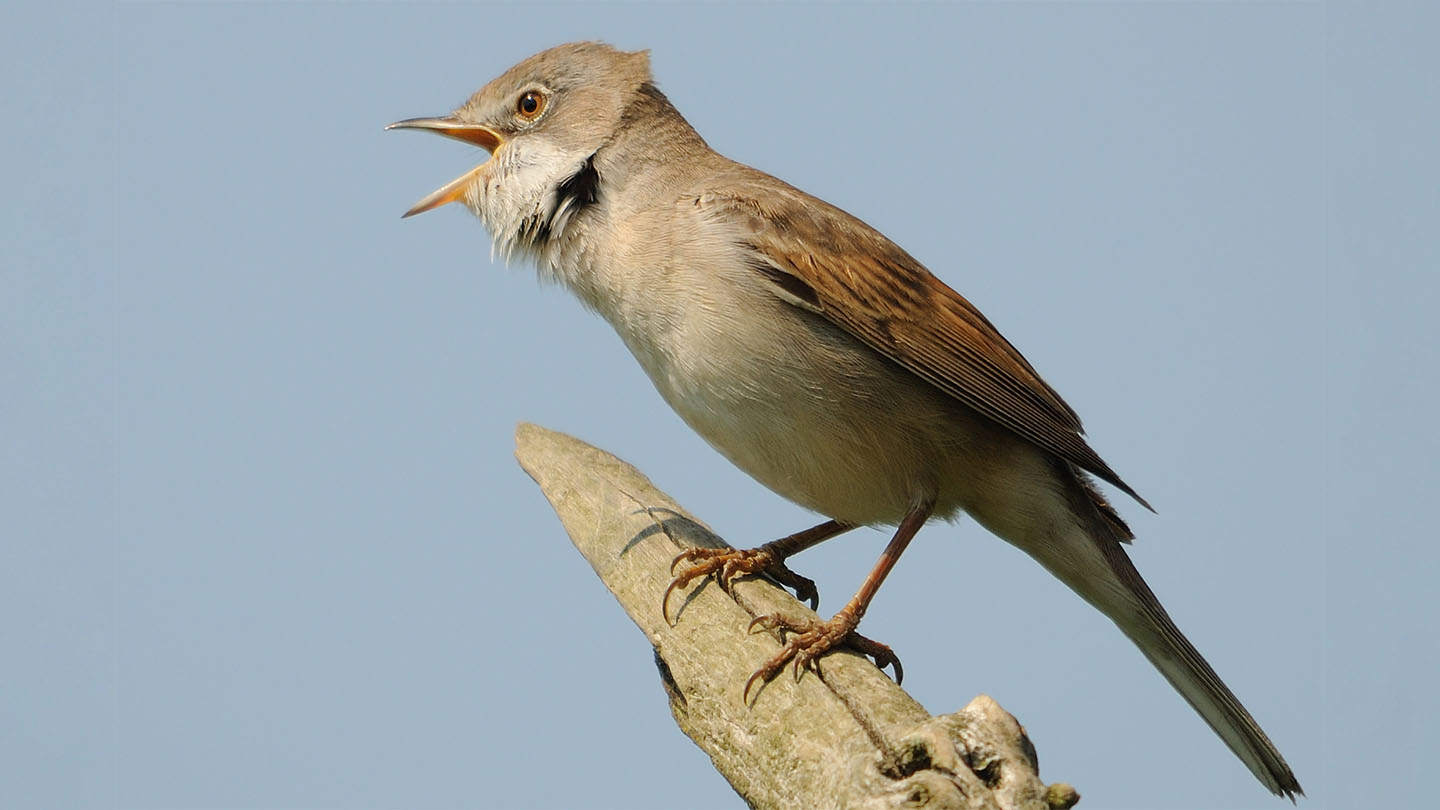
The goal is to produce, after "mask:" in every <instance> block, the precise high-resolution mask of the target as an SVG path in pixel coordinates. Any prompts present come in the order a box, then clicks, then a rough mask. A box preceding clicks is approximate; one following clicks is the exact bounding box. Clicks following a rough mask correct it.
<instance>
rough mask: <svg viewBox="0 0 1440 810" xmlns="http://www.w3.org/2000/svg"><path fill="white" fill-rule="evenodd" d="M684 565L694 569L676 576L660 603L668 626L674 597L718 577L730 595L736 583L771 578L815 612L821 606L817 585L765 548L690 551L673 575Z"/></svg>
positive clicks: (679, 559)
mask: <svg viewBox="0 0 1440 810" xmlns="http://www.w3.org/2000/svg"><path fill="white" fill-rule="evenodd" d="M681 563H690V565H688V566H687V567H685V568H683V569H681V571H680V573H679V574H676V575H675V578H674V579H672V580H671V581H670V585H669V587H667V588H666V589H665V595H664V596H663V597H662V598H661V600H660V612H661V614H662V615H663V616H664V617H665V621H667V622H669V621H670V595H671V594H672V593H674V592H675V591H677V590H679V589H680V588H683V587H685V586H686V585H689V584H690V583H691V582H693V581H694V580H696V579H698V578H700V577H704V576H714V578H715V581H716V582H717V583H718V584H719V585H720V588H721V589H722V590H724V591H725V592H726V593H730V585H731V583H733V582H734V581H735V580H736V579H739V578H740V577H743V576H748V575H750V574H761V573H763V574H767V575H769V576H770V577H771V578H772V579H774V580H775V581H776V582H779V583H780V584H781V585H784V586H786V587H789V588H791V589H793V590H794V591H795V597H796V598H797V599H800V600H802V601H807V602H809V603H810V609H811V610H814V609H815V608H817V607H819V606H820V592H819V590H817V589H816V587H815V581H814V580H812V579H810V578H809V577H803V576H800V575H799V574H797V573H795V572H794V571H791V570H790V568H789V567H788V566H787V565H785V561H784V560H783V559H780V558H779V557H776V556H775V555H774V554H773V553H771V552H769V551H767V550H765V549H764V548H752V549H744V550H741V549H733V548H687V549H685V550H684V551H682V552H680V553H679V554H677V555H676V556H675V559H673V560H671V561H670V573H672V574H675V568H676V567H677V566H679V565H680V564H681ZM672 624H673V622H672Z"/></svg>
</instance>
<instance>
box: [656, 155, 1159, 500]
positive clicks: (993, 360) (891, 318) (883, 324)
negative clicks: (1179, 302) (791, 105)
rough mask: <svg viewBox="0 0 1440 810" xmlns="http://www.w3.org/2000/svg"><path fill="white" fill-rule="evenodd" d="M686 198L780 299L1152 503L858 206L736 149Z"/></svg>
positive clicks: (964, 305)
mask: <svg viewBox="0 0 1440 810" xmlns="http://www.w3.org/2000/svg"><path fill="white" fill-rule="evenodd" d="M678 203H679V204H680V205H682V206H693V208H694V210H695V212H696V214H697V215H698V216H700V217H701V218H703V219H704V220H706V221H707V222H709V223H712V224H713V225H716V226H718V227H723V228H725V229H728V230H729V231H730V234H731V238H733V239H734V240H735V241H736V242H737V243H738V244H739V246H740V247H741V249H742V251H743V253H744V255H745V256H746V257H747V261H748V263H749V264H750V266H751V267H752V268H753V270H754V271H755V272H756V274H757V275H759V276H760V277H761V278H763V279H765V280H766V281H767V282H769V283H770V284H771V285H773V288H774V290H775V291H776V294H777V295H779V296H780V297H781V298H782V299H784V300H786V301H788V302H790V303H791V304H794V305H796V306H800V307H803V308H805V309H808V310H810V311H812V312H816V313H819V314H820V315H822V316H823V317H825V318H826V319H828V320H830V321H831V322H833V323H834V324H836V325H838V326H839V327H841V328H842V329H844V330H846V331H847V332H849V333H851V334H852V335H854V336H855V337H857V338H859V339H860V340H861V341H863V342H864V343H866V344H868V345H869V346H870V347H871V348H873V349H875V350H876V351H878V352H880V353H881V354H883V355H885V356H886V357H888V358H890V359H891V360H893V361H895V362H897V363H899V364H900V365H901V366H903V367H905V368H907V369H909V370H910V371H911V372H913V373H914V374H916V375H917V376H919V377H920V378H922V379H924V380H926V381H927V382H929V383H930V384H932V385H934V386H935V387H937V388H939V389H940V390H942V391H944V392H945V393H947V394H949V395H950V396H953V397H954V398H955V399H957V400H959V401H960V402H961V403H963V404H965V405H967V406H969V407H970V408H972V409H973V410H975V411H977V412H979V413H981V414H982V415H984V416H986V417H988V418H990V419H992V420H993V421H995V422H997V423H999V424H1000V425H1002V426H1003V427H1005V428H1007V429H1009V430H1011V431H1012V432H1014V433H1016V434H1017V435H1019V436H1020V437H1021V438H1023V439H1025V440H1027V441H1029V442H1031V443H1033V444H1035V445H1037V446H1039V447H1041V448H1042V449H1045V450H1047V451H1049V452H1051V453H1053V454H1055V455H1057V456H1059V457H1061V458H1064V459H1066V460H1068V461H1070V462H1072V463H1074V464H1076V465H1077V466H1079V467H1081V468H1082V469H1085V470H1088V471H1090V472H1092V473H1094V474H1095V475H1097V476H1099V477H1100V478H1103V479H1105V480H1106V481H1109V482H1110V483H1112V484H1115V485H1116V486H1118V487H1119V488H1120V489H1122V490H1123V491H1125V492H1126V493H1128V494H1130V495H1131V496H1132V497H1135V498H1136V499H1137V500H1140V502H1141V503H1142V504H1143V503H1144V500H1143V499H1140V498H1139V496H1138V495H1137V494H1136V493H1135V492H1134V490H1132V489H1131V488H1130V487H1129V486H1128V485H1126V484H1125V483H1124V482H1123V481H1122V480H1121V479H1120V477H1119V476H1118V475H1117V474H1116V473H1115V472H1114V471H1113V470H1111V469H1110V467H1109V466H1108V465H1107V464H1106V463H1105V462H1104V461H1103V460H1102V459H1101V458H1100V456H1099V455H1098V454H1096V453H1095V451H1094V450H1093V449H1092V448H1090V446H1089V445H1088V444H1087V443H1086V441H1085V440H1084V438H1083V436H1082V434H1083V429H1082V426H1081V423H1080V418H1079V417H1078V416H1077V415H1076V413H1075V411H1074V410H1073V409H1072V408H1071V407H1070V406H1069V405H1068V404H1066V402H1065V401H1064V400H1063V399H1062V398H1061V397H1060V395H1059V394H1058V393H1057V392H1056V391H1055V390H1054V389H1053V388H1051V387H1050V385H1049V384H1047V383H1046V382H1045V381H1044V380H1043V379H1042V378H1041V377H1040V375H1039V373H1038V372H1036V370H1035V369H1034V367H1033V366H1031V364H1030V362H1029V361H1028V360H1026V359H1025V357H1024V355H1022V354H1021V353H1020V351H1019V350H1018V349H1016V348H1015V347H1014V345H1012V344H1011V343H1010V342H1009V341H1008V340H1006V339H1005V337H1004V336H1003V335H1002V334H1001V333H1000V331H999V330H998V329H997V328H996V327H995V326H994V324H992V323H991V322H990V321H989V319H987V318H986V317H985V316H984V315H983V314H982V313H981V312H980V310H979V309H978V308H977V307H975V305H974V304H972V303H970V301H969V300H967V299H966V298H965V297H964V296H962V295H961V294H960V293H958V292H956V291H955V290H954V289H953V288H951V287H950V286H949V285H947V284H945V283H944V282H943V281H941V280H940V279H939V278H937V277H936V276H935V275H934V274H933V273H931V272H930V271H929V270H928V269H926V267H925V266H924V265H923V264H921V263H920V262H919V261H918V260H916V259H915V258H914V257H913V256H911V255H910V254H909V253H907V252H906V251H905V250H904V249H902V248H901V247H900V246H899V245H896V244H895V243H894V242H892V241H891V240H890V239H888V238H886V237H885V236H884V235H883V234H881V233H880V232H879V231H877V230H876V229H874V228H872V227H871V226H869V225H868V224H866V223H865V222H863V221H861V220H860V219H859V218H858V217H855V216H854V215H852V214H850V213H848V212H846V211H844V210H842V209H840V208H839V207H837V206H834V205H831V204H830V203H827V202H825V201H824V200H821V199H819V198H817V197H814V196H812V195H810V194H807V193H805V192H804V191H801V190H800V189H798V188H795V187H794V186H792V185H790V184H788V183H785V182H784V181H782V180H779V179H777V178H775V177H772V176H770V175H768V174H765V173H764V172H761V171H759V170H757V169H753V168H750V167H748V166H744V165H743V164H738V163H732V162H728V161H727V162H726V163H725V164H724V165H722V166H720V167H716V168H715V169H714V170H712V171H710V172H709V173H708V174H707V175H706V176H705V177H704V178H703V181H701V182H697V183H696V184H695V185H694V186H693V187H692V188H691V189H690V190H689V191H688V192H687V193H686V195H684V197H683V198H682V199H681V200H679V201H678Z"/></svg>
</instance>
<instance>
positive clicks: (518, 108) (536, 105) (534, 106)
mask: <svg viewBox="0 0 1440 810" xmlns="http://www.w3.org/2000/svg"><path fill="white" fill-rule="evenodd" d="M544 110H545V94H544V93H542V92H540V91H539V90H526V91H525V92H524V93H521V94H520V98H518V99H516V101H515V114H516V115H518V116H520V117H521V118H523V119H525V120H526V121H534V120H535V119H536V118H539V117H540V113H541V112H544Z"/></svg>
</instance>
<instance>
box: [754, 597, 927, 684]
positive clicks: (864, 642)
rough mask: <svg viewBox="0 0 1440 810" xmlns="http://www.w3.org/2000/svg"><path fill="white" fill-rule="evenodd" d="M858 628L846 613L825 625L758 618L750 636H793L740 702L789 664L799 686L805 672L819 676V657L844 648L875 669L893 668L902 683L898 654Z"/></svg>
mask: <svg viewBox="0 0 1440 810" xmlns="http://www.w3.org/2000/svg"><path fill="white" fill-rule="evenodd" d="M858 625H859V621H858V620H857V619H854V618H852V617H851V616H850V615H849V614H848V613H846V612H845V611H841V612H840V613H837V614H836V615H835V616H834V617H833V618H831V619H830V620H829V621H825V622H822V621H816V620H813V619H801V620H797V619H791V618H788V617H785V616H779V615H773V614H771V615H765V616H756V617H755V618H754V619H752V620H751V621H750V625H749V627H747V628H746V630H747V632H751V633H753V632H755V631H756V630H757V629H760V630H779V631H781V632H782V633H784V632H788V633H790V634H791V636H790V637H789V638H788V639H786V640H785V645H784V646H783V647H781V648H780V652H778V653H776V654H775V655H774V656H772V657H771V658H770V660H768V661H766V662H765V663H764V664H762V665H761V666H760V668H759V669H757V670H755V672H754V674H752V675H751V676H750V678H749V680H747V681H745V689H744V691H743V692H741V693H740V697H741V700H742V701H745V702H749V700H750V687H752V686H754V685H755V683H756V682H757V681H758V682H759V683H760V684H761V685H762V686H763V685H764V684H767V683H769V682H770V681H772V680H774V678H775V676H776V675H778V674H779V673H780V671H781V670H782V669H784V668H785V665H786V664H787V663H788V664H790V665H791V668H792V671H793V672H794V675H795V680H796V681H797V682H798V681H799V680H800V678H801V676H803V675H804V674H805V671H806V670H809V671H810V672H813V673H815V674H816V676H819V675H820V657H821V656H823V655H824V654H825V653H827V652H829V651H830V650H832V649H834V648H835V647H838V646H841V645H844V646H846V647H849V648H851V649H852V650H855V651H856V652H858V653H860V654H862V655H866V656H869V657H870V658H871V659H872V660H874V662H875V666H876V667H878V668H880V669H882V670H883V669H884V668H885V667H887V666H890V667H893V668H894V670H895V682H896V683H897V684H898V683H900V681H901V680H903V679H904V677H905V670H904V668H903V667H901V666H900V659H899V658H898V657H897V656H896V655H895V651H894V650H891V649H890V647H888V646H887V645H885V644H881V643H880V642H878V641H875V640H874V639H870V638H866V637H865V636H862V635H860V634H859V633H857V632H855V627H856V626H858Z"/></svg>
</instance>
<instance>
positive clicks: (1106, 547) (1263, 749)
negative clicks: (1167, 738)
mask: <svg viewBox="0 0 1440 810" xmlns="http://www.w3.org/2000/svg"><path fill="white" fill-rule="evenodd" d="M1110 533H1111V532H1109V531H1108V530H1107V527H1106V526H1102V525H1095V526H1094V527H1093V529H1092V531H1091V532H1090V533H1089V534H1091V536H1090V537H1087V538H1086V539H1087V540H1088V541H1089V542H1090V543H1091V544H1093V545H1092V547H1097V548H1098V549H1099V551H1100V553H1101V554H1102V555H1103V557H1104V559H1105V561H1106V562H1107V563H1108V565H1109V568H1110V571H1111V573H1112V574H1113V577H1114V578H1113V579H1112V580H1111V581H1109V582H1104V581H1100V580H1102V579H1104V578H1100V577H1095V576H1094V573H1095V572H1094V570H1093V568H1091V570H1090V571H1089V572H1088V573H1089V576H1084V577H1073V576H1067V575H1066V574H1067V573H1069V572H1068V571H1067V570H1065V569H1069V571H1074V570H1075V569H1074V568H1072V567H1071V566H1069V565H1065V564H1064V563H1061V564H1060V565H1058V566H1052V565H1051V564H1050V562H1047V561H1046V560H1045V559H1040V562H1041V564H1043V565H1045V566H1046V567H1047V568H1050V569H1051V571H1052V572H1054V573H1055V574H1056V575H1057V576H1059V577H1060V579H1061V580H1063V581H1064V582H1065V584H1067V585H1069V586H1070V587H1071V588H1072V589H1073V590H1074V591H1075V592H1076V593H1078V594H1079V595H1080V596H1081V597H1083V598H1084V599H1085V600H1086V601H1088V602H1090V603H1091V604H1092V605H1094V606H1095V607H1097V608H1099V609H1100V611H1101V612H1103V613H1104V614H1105V615H1106V616H1108V617H1109V618H1110V619H1111V621H1113V622H1115V624H1116V625H1117V626H1119V628H1120V630H1121V631H1122V632H1124V633H1125V635H1126V636H1128V637H1129V638H1130V640H1131V641H1133V642H1134V643H1135V646H1137V647H1139V648H1140V652H1142V653H1144V655H1145V657H1146V658H1148V659H1150V663H1152V664H1154V665H1155V668H1156V669H1158V670H1160V674H1161V675H1164V676H1165V680H1167V681H1169V682H1170V685H1171V686H1173V687H1175V691H1177V692H1179V693H1180V696H1181V697H1183V698H1185V700H1186V702H1188V703H1189V704H1190V706H1191V707H1192V708H1194V709H1195V711H1196V712H1198V713H1199V714H1200V716H1201V717H1202V718H1204V720H1205V722H1206V723H1208V724H1209V725H1210V728H1212V729H1214V730H1215V733H1216V734H1218V735H1219V736H1220V739H1222V740H1224V741H1225V744H1226V745H1228V746H1230V750H1231V751H1234V752H1235V755H1236V756H1238V757H1239V758H1240V760H1241V761H1242V762H1244V763H1245V765H1246V766H1247V767H1249V768H1250V771H1251V772H1252V773H1254V774H1255V776H1256V778H1257V779H1259V780H1260V781H1261V782H1262V783H1263V784H1264V785H1265V786H1266V787H1268V788H1270V790H1271V792H1273V793H1275V794H1276V795H1279V796H1284V797H1286V798H1288V799H1290V800H1291V801H1294V800H1295V797H1296V796H1297V795H1303V794H1304V791H1303V790H1301V788H1300V783H1299V781H1297V780H1296V778H1295V774H1294V773H1293V772H1292V771H1291V770H1290V766H1289V765H1287V764H1285V758H1284V757H1283V756H1281V755H1280V751H1279V750H1278V749H1277V748H1276V747H1275V744H1274V743H1272V742H1270V738H1269V737H1267V736H1265V732H1264V731H1262V730H1261V729H1260V724H1259V723H1256V722H1255V718H1253V717H1251V716H1250V712H1248V711H1246V710H1245V707H1244V706H1242V705H1241V704H1240V700H1239V698H1237V697H1235V694H1234V693H1233V692H1231V691H1230V689H1229V687H1227V686H1226V685H1225V683H1224V682H1223V681H1221V680H1220V676H1219V675H1216V674H1215V670H1214V669H1211V667H1210V665H1209V664H1208V663H1206V661H1205V659H1204V658H1203V657H1201V655H1200V653H1199V651H1197V650H1196V649H1195V647H1194V645H1192V644H1191V643H1190V641H1189V640H1188V639H1186V638H1185V636H1184V634H1182V633H1181V632H1180V629H1179V628H1178V627H1176V626H1175V622H1173V621H1171V619H1170V616H1169V615H1168V614H1166V612H1165V608H1163V607H1161V605H1160V601H1159V600H1158V599H1156V597H1155V594H1154V592H1153V591H1151V590H1150V586H1148V585H1146V584H1145V580H1144V579H1142V578H1141V577H1140V572H1139V571H1138V570H1136V568H1135V565H1134V564H1133V563H1131V562H1130V557H1129V555H1127V554H1126V553H1125V550H1124V548H1122V547H1121V544H1120V542H1118V538H1112V537H1110V536H1106V535H1109V534H1110ZM1095 535H1099V536H1095ZM1039 556H1040V555H1037V558H1039ZM1057 562H1058V561H1057ZM1057 569H1058V570H1057Z"/></svg>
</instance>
